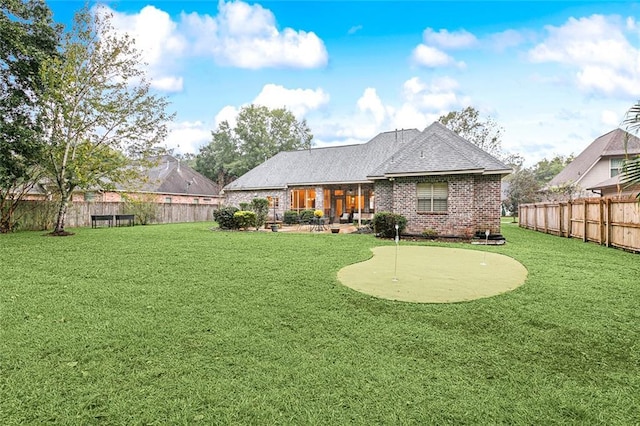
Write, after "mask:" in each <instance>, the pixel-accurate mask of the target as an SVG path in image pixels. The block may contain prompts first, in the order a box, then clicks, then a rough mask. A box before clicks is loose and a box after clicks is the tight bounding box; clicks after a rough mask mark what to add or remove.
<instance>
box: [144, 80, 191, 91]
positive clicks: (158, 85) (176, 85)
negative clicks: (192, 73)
mask: <svg viewBox="0 0 640 426" xmlns="http://www.w3.org/2000/svg"><path fill="white" fill-rule="evenodd" d="M183 84H184V81H183V79H182V77H171V76H170V77H156V78H154V79H152V80H151V87H153V88H154V89H157V90H160V91H162V92H180V91H182V87H183Z"/></svg>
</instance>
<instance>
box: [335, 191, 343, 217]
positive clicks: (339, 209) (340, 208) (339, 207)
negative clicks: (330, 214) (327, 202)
mask: <svg viewBox="0 0 640 426" xmlns="http://www.w3.org/2000/svg"><path fill="white" fill-rule="evenodd" d="M334 199H335V200H336V209H335V212H336V219H340V216H341V215H342V213H344V195H343V196H341V197H335V198H334Z"/></svg>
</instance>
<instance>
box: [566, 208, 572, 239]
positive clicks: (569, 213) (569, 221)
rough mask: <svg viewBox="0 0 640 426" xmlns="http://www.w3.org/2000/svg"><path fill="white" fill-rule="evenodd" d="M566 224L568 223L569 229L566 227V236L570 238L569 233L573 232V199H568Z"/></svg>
mask: <svg viewBox="0 0 640 426" xmlns="http://www.w3.org/2000/svg"><path fill="white" fill-rule="evenodd" d="M567 217H568V220H567V224H568V225H569V229H567V238H571V233H572V232H573V200H569V202H568V203H567Z"/></svg>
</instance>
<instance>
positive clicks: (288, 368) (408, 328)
mask: <svg viewBox="0 0 640 426" xmlns="http://www.w3.org/2000/svg"><path fill="white" fill-rule="evenodd" d="M210 226H211V224H203V223H197V224H180V225H161V226H146V227H142V226H140V227H134V228H101V229H77V230H74V232H76V235H74V236H72V237H65V238H53V237H45V236H42V233H30V232H22V233H16V234H11V235H3V236H0V265H1V270H0V423H2V424H3V425H14V424H43V423H49V424H192V423H202V424H275V423H277V424H345V423H351V424H381V423H386V424H477V423H485V424H487V423H492V424H494V423H509V424H607V425H611V424H625V425H626V424H637V423H638V421H639V417H638V416H639V415H638V407H640V311H639V309H638V301H639V300H640V283H639V282H638V277H639V276H640V262H639V261H638V260H639V258H638V255H634V254H630V253H626V252H623V251H619V250H614V249H607V248H604V247H600V246H597V245H594V244H585V243H582V242H581V241H577V240H568V239H563V238H559V237H553V236H549V235H543V234H540V233H535V232H533V231H528V230H523V229H519V228H517V226H516V225H513V224H509V223H505V224H503V234H504V235H505V236H506V238H507V240H508V243H507V244H506V245H504V246H495V247H494V246H492V247H475V246H473V247H472V246H469V245H464V246H462V245H454V246H456V247H466V248H471V249H478V250H485V249H486V250H491V251H494V252H497V253H502V254H505V255H509V256H512V257H514V258H516V259H517V260H519V261H520V262H522V263H523V264H524V265H525V266H526V267H527V269H528V271H529V278H528V280H527V282H526V284H525V285H524V286H522V287H520V288H519V289H517V290H515V291H513V292H511V293H508V294H505V295H501V296H498V297H494V298H489V299H481V300H477V301H474V302H467V303H458V304H449V305H421V304H410V303H400V302H392V301H386V300H379V299H375V298H372V297H369V296H366V295H363V294H360V293H357V292H354V291H352V290H350V289H348V288H346V287H343V286H341V285H340V284H339V283H338V282H337V279H336V273H337V271H338V270H339V269H340V268H341V267H343V266H345V265H347V264H351V263H353V262H357V261H362V260H364V259H367V258H369V257H370V255H371V252H370V250H369V248H370V247H372V246H375V245H381V244H393V242H391V241H380V240H376V239H375V238H373V237H372V236H370V235H342V234H340V235H331V234H326V235H314V234H287V233H271V232H264V233H255V232H252V233H240V232H234V233H227V232H211V231H210V230H209V227H210ZM402 244H410V243H405V242H402ZM432 245H438V243H432ZM461 267H463V265H461Z"/></svg>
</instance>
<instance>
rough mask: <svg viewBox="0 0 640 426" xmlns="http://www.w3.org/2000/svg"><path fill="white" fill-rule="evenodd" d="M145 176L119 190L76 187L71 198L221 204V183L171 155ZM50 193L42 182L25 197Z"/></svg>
mask: <svg viewBox="0 0 640 426" xmlns="http://www.w3.org/2000/svg"><path fill="white" fill-rule="evenodd" d="M141 178H142V182H141V183H137V184H133V183H132V184H131V185H118V186H117V189H116V190H115V191H102V190H87V191H76V192H74V193H73V195H72V198H71V201H73V202H83V201H94V202H113V203H117V202H121V201H126V199H127V198H137V199H144V201H148V202H155V203H158V204H212V205H219V204H220V199H221V197H220V186H219V185H218V184H216V183H215V182H213V181H211V180H210V179H209V178H207V177H205V176H203V175H201V174H200V173H198V172H196V171H195V170H193V169H192V168H191V167H189V166H187V165H186V164H183V163H181V161H180V160H178V159H176V158H175V157H173V156H171V155H163V156H161V157H159V158H158V161H157V162H156V165H155V166H153V167H151V168H149V169H148V170H143V171H142V176H141ZM48 197H50V195H49V194H48V191H47V189H46V185H44V184H40V185H36V186H35V187H34V188H33V189H32V190H31V191H30V192H29V193H28V194H27V197H25V199H26V200H38V199H41V200H42V199H47V198H48Z"/></svg>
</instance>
